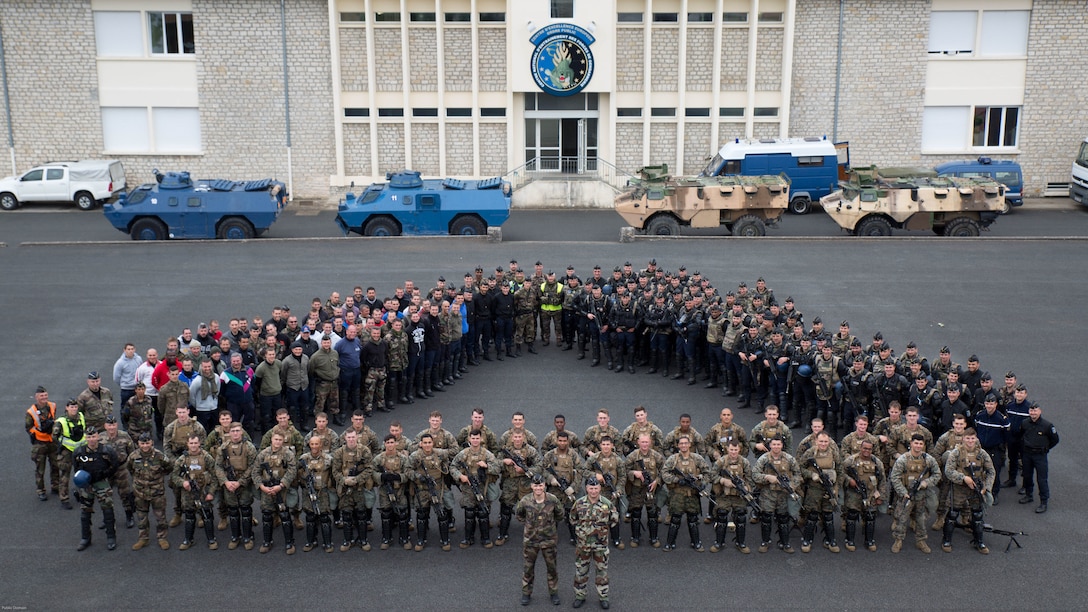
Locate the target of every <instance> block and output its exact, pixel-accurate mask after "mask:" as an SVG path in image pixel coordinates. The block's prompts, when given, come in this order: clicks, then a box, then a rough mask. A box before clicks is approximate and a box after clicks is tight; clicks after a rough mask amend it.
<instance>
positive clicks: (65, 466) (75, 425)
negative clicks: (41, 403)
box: [53, 399, 87, 510]
mask: <svg viewBox="0 0 1088 612" xmlns="http://www.w3.org/2000/svg"><path fill="white" fill-rule="evenodd" d="M86 425H87V421H86V420H85V419H84V417H83V415H82V414H80V413H79V405H78V404H76V401H75V400H74V399H69V400H68V405H66V406H65V407H64V415H63V416H61V417H59V418H58V419H57V420H56V421H55V422H54V423H53V439H54V440H56V442H57V444H58V445H59V446H58V448H57V455H56V466H59V469H60V480H59V481H58V480H56V479H54V480H53V482H54V483H56V484H59V485H60V486H59V492H60V505H61V507H63V508H64V509H65V510H71V509H72V502H70V501H68V481H69V480H70V479H71V477H72V454H73V453H75V452H76V449H77V448H79V445H80V444H83V431H84V430H85V429H86ZM56 466H54V467H56Z"/></svg>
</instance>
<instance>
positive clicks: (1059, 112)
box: [0, 0, 1088, 198]
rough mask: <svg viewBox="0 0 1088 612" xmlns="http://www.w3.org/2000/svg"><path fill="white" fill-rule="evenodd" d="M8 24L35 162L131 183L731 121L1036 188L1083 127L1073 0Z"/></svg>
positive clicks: (750, 129)
mask: <svg viewBox="0 0 1088 612" xmlns="http://www.w3.org/2000/svg"><path fill="white" fill-rule="evenodd" d="M557 24H570V25H572V26H577V30H578V32H580V34H578V35H579V36H582V37H583V38H584V39H585V40H587V41H590V42H587V43H586V44H585V48H586V49H588V51H589V56H590V58H591V59H592V74H591V78H587V79H586V81H585V82H582V83H579V87H580V88H581V90H580V91H579V92H578V93H575V94H573V95H569V96H568V95H562V94H566V93H568V92H560V94H561V95H553V93H554V92H549V91H548V90H547V89H544V90H542V86H541V85H540V84H539V81H538V80H535V79H539V78H545V79H547V78H548V77H549V75H550V69H549V68H548V65H546V64H547V62H545V63H543V64H542V63H540V61H539V59H538V56H537V55H534V52H536V51H539V50H541V49H543V47H541V45H545V46H547V45H548V44H552V45H554V44H555V43H554V42H551V43H549V41H554V40H561V39H560V38H555V39H551V38H549V39H547V40H545V41H544V42H540V41H539V40H538V39H539V38H540V37H542V36H543V35H544V34H550V33H553V32H558V30H554V29H553V28H555V27H556V26H557ZM949 24H952V25H953V26H956V27H961V26H962V28H963V29H964V30H965V31H966V30H970V31H969V32H967V33H966V34H964V33H963V32H957V30H956V29H955V28H954V27H952V28H950V26H949ZM964 24H967V25H964ZM281 27H282V28H284V30H283V31H282V32H281ZM971 28H973V29H971ZM971 32H974V35H973V36H972V35H971ZM0 33H2V34H3V41H2V44H3V52H4V61H5V64H6V69H7V83H6V85H7V88H8V91H9V92H10V101H9V102H8V104H7V106H8V108H5V111H7V110H10V118H11V132H12V134H13V140H14V142H13V153H14V157H15V160H16V165H17V169H18V170H22V169H24V168H26V167H28V166H30V165H33V164H36V163H40V162H44V161H47V160H55V159H77V158H101V157H109V158H117V159H121V160H122V161H123V162H124V163H125V166H126V168H127V170H128V174H129V177H130V182H132V183H139V182H144V181H147V180H150V170H151V169H152V168H160V169H163V170H190V171H192V172H193V173H195V174H197V175H201V176H213V175H214V176H223V177H230V178H261V177H266V176H273V177H276V178H278V179H281V180H285V179H288V178H290V179H291V182H292V192H293V194H294V195H295V196H296V197H303V198H326V197H328V196H329V195H330V194H335V193H339V192H341V191H342V190H343V188H344V187H345V186H346V185H348V184H349V183H350V182H352V181H354V182H355V183H357V184H358V183H366V182H369V181H372V180H381V179H383V178H384V174H385V173H386V172H388V171H393V170H397V169H400V168H403V167H411V168H413V169H417V170H419V171H421V172H423V173H424V174H426V175H434V176H456V177H482V176H495V175H504V174H509V173H511V171H514V172H522V171H526V170H528V171H538V172H549V171H550V172H554V173H555V174H556V175H557V176H561V175H563V174H569V173H586V174H593V173H596V172H599V171H601V170H602V169H604V168H608V167H613V166H614V167H615V168H616V169H618V172H620V173H621V174H622V173H623V172H628V173H630V172H634V171H635V170H636V169H637V168H638V167H640V166H642V165H646V164H658V163H668V164H669V166H670V168H673V169H677V170H678V171H680V172H684V173H694V172H697V171H698V170H699V169H700V168H701V166H702V165H703V163H704V160H705V158H706V157H708V156H709V155H712V154H713V152H714V151H716V150H717V148H719V147H720V145H721V143H722V142H724V141H726V140H729V139H732V138H784V137H793V136H827V137H828V138H832V139H837V140H847V141H849V142H850V143H851V158H852V161H853V162H854V163H855V164H861V165H866V164H869V163H877V164H883V165H906V164H909V165H934V164H936V163H939V162H941V161H945V160H949V159H965V158H973V157H977V156H979V155H987V156H991V157H994V158H997V159H1013V160H1017V161H1019V162H1020V163H1021V165H1022V166H1023V168H1024V174H1025V182H1026V186H1025V187H1026V193H1027V194H1028V195H1037V194H1039V193H1041V192H1042V191H1044V190H1045V189H1046V187H1047V185H1048V184H1051V183H1061V182H1065V181H1068V180H1069V167H1070V163H1071V159H1072V156H1073V154H1074V152H1075V149H1076V146H1077V143H1078V142H1079V141H1080V140H1081V139H1083V138H1084V136H1086V135H1088V93H1086V91H1088V90H1086V89H1085V88H1084V87H1083V83H1084V82H1086V81H1088V78H1086V77H1088V68H1086V67H1085V66H1086V65H1085V62H1083V60H1082V55H1083V50H1084V49H1085V48H1088V11H1086V10H1085V7H1084V3H1083V2H1080V1H1074V0H841V1H840V0H568V1H567V2H563V1H553V0H548V1H545V0H286V2H285V9H284V12H282V13H281V9H280V5H279V3H278V2H269V1H267V0H7V1H6V2H2V3H0ZM995 33H999V34H1000V36H997V37H998V38H1004V39H1008V38H1011V39H1012V40H1013V42H1012V43H1007V44H1006V43H1004V42H1002V43H1001V44H998V45H996V46H995V45H994V44H993V42H992V41H993V40H994V38H995ZM560 34H561V33H560ZM959 34H962V36H960V35H959ZM284 35H285V39H286V48H284V44H283V40H284ZM1017 36H1023V37H1024V41H1023V44H1022V46H1019V47H1018V46H1017V45H1016V39H1017ZM534 40H538V42H535V43H534V42H533V41H534ZM960 40H962V41H966V42H959V43H957V42H956V41H960ZM999 42H1001V41H999ZM956 44H958V45H959V47H963V48H959V47H956ZM942 45H944V46H942ZM948 45H952V47H949V48H946V47H947V46H948ZM538 47H540V49H538ZM557 48H558V47H555V46H550V47H548V48H547V49H546V50H547V51H548V53H554V52H555V51H556V49H557ZM570 48H571V49H574V46H571V47H570ZM285 54H286V62H285V61H284V59H285ZM840 54H841V61H840V59H839V58H840ZM534 61H536V62H537V63H536V64H533V62H534ZM553 68H554V67H553ZM587 68H588V67H587ZM534 73H535V76H534ZM578 78H580V77H579V75H577V74H575V79H578ZM5 114H7V113H5ZM288 125H289V126H290V130H289V132H288ZM948 126H952V128H951V131H953V132H957V133H956V134H954V136H955V138H951V139H950V138H948V132H949V128H948ZM959 130H962V134H960V133H958V131H959ZM288 138H290V149H288Z"/></svg>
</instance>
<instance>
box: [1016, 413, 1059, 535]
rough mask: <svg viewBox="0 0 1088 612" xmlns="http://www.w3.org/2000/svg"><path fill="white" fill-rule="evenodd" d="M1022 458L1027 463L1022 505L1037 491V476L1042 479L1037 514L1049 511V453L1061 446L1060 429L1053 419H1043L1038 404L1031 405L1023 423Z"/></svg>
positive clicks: (1027, 502) (1025, 465)
mask: <svg viewBox="0 0 1088 612" xmlns="http://www.w3.org/2000/svg"><path fill="white" fill-rule="evenodd" d="M1020 439H1021V444H1022V452H1023V456H1022V461H1023V464H1024V496H1023V497H1021V498H1020V503H1021V504H1030V503H1031V502H1032V501H1034V499H1033V493H1034V491H1035V482H1034V481H1035V479H1036V478H1037V479H1038V480H1039V506H1038V507H1037V508H1035V513H1036V514H1042V513H1044V512H1046V503H1047V502H1048V501H1049V500H1050V482H1049V481H1048V480H1047V469H1048V467H1047V454H1048V453H1050V449H1052V448H1054V447H1055V446H1057V445H1058V430H1057V428H1055V427H1054V426H1053V425H1051V423H1050V421H1048V420H1046V419H1044V418H1043V409H1042V408H1040V407H1039V404H1034V403H1033V404H1032V405H1031V407H1030V408H1028V418H1026V419H1024V421H1023V423H1021V424H1020Z"/></svg>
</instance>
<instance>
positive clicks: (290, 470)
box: [250, 443, 298, 555]
mask: <svg viewBox="0 0 1088 612" xmlns="http://www.w3.org/2000/svg"><path fill="white" fill-rule="evenodd" d="M297 470H298V462H297V461H295V452H294V450H293V449H292V448H291V447H290V446H288V445H287V444H286V443H285V444H284V445H283V446H282V447H280V449H279V450H278V451H275V450H273V449H272V447H268V448H265V449H262V450H261V451H260V452H258V453H257V459H256V460H255V461H254V462H253V469H252V470H251V471H250V478H251V479H252V480H253V482H255V483H260V484H262V485H264V486H266V487H269V488H271V487H272V486H273V483H275V484H279V485H282V486H283V489H282V490H281V491H280V492H279V493H277V494H276V495H274V496H273V495H269V494H268V493H266V492H264V491H261V528H262V530H263V532H264V542H263V543H262V544H261V552H262V553H266V552H268V551H269V549H270V548H271V547H272V529H273V526H274V523H273V513H274V512H277V513H279V519H280V522H281V524H282V525H283V541H284V548H285V549H286V550H287V554H289V555H290V554H294V552H295V531H294V526H293V525H292V523H291V514H290V512H288V508H293V507H294V506H295V504H297V503H298V495H297V493H296V491H295V488H294V486H293V485H294V482H295V477H296V474H297Z"/></svg>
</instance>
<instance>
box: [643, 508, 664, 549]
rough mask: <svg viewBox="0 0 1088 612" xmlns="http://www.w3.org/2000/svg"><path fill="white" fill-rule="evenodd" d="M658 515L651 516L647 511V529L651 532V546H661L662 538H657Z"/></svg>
mask: <svg viewBox="0 0 1088 612" xmlns="http://www.w3.org/2000/svg"><path fill="white" fill-rule="evenodd" d="M657 525H658V523H657V516H656V515H654V516H649V513H648V512H647V516H646V529H647V531H649V532H650V546H652V547H653V548H660V547H661V540H659V539H657V528H658V527H657Z"/></svg>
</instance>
